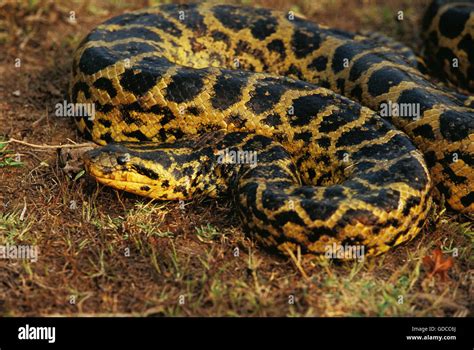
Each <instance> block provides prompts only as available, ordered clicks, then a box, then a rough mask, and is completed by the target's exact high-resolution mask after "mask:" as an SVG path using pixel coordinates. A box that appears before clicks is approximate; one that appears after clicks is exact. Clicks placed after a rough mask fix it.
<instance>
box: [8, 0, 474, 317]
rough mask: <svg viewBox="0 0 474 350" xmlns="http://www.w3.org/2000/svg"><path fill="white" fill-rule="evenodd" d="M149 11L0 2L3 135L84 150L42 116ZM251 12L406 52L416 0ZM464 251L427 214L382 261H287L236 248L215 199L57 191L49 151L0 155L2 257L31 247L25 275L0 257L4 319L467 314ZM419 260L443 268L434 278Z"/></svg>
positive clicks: (458, 223) (446, 216)
mask: <svg viewBox="0 0 474 350" xmlns="http://www.w3.org/2000/svg"><path fill="white" fill-rule="evenodd" d="M242 2H243V3H250V1H242ZM156 3H157V1H145V0H143V1H136V2H135V4H134V5H128V4H126V2H125V1H110V2H106V1H73V0H67V1H61V2H55V1H37V0H30V1H6V2H5V1H3V2H2V4H1V5H0V47H1V50H0V76H1V79H0V137H1V138H2V139H3V140H9V139H10V138H14V139H17V140H22V141H25V142H28V143H31V144H37V145H43V144H47V145H58V144H68V143H72V142H83V141H84V140H83V138H82V137H81V135H80V134H79V133H78V132H77V130H76V128H75V126H74V124H73V123H72V122H71V121H70V120H68V119H67V118H58V117H56V116H55V115H54V106H55V104H56V103H58V102H61V101H63V100H64V95H65V93H66V91H67V85H68V77H69V72H70V66H71V57H72V54H73V50H74V48H75V47H76V46H77V44H78V43H79V42H80V40H81V39H82V38H83V37H84V36H85V35H86V34H87V32H88V31H89V30H90V29H92V28H93V27H94V26H95V25H97V24H99V23H100V22H102V21H103V20H105V19H106V18H109V17H111V16H113V15H116V14H120V13H123V12H124V11H128V10H132V9H136V8H142V7H144V6H147V5H150V4H156ZM257 4H259V5H263V6H266V7H270V8H275V9H282V10H285V11H289V10H292V11H295V12H296V13H302V14H304V15H305V16H306V17H307V18H310V19H313V20H315V21H318V22H320V23H323V24H326V25H331V26H335V27H338V28H341V29H346V30H358V29H361V28H363V29H367V30H378V31H381V32H384V33H386V34H388V35H391V36H394V37H396V38H397V39H399V40H402V41H404V42H406V43H408V44H410V45H413V46H414V48H415V49H417V48H418V45H419V32H418V28H419V27H420V26H419V21H420V16H421V14H422V13H423V10H424V9H425V8H426V6H427V1H425V0H423V1H421V0H419V1H409V0H391V1H389V0H386V1H383V0H380V1H378V0H377V1H376V0H319V1H311V0H307V1H303V0H301V1H295V2H294V3H293V4H292V5H290V4H288V3H287V2H286V1H282V0H261V1H257ZM71 11H73V12H71ZM398 11H403V15H404V19H403V20H402V21H398V20H396V16H397V14H398ZM74 19H75V20H74ZM473 240H474V231H473V228H472V221H471V220H470V218H469V217H466V216H462V215H459V214H456V213H452V212H447V211H446V210H445V209H444V206H443V204H442V203H438V204H437V205H436V206H435V207H434V208H433V212H432V213H431V215H430V219H429V221H428V223H427V225H426V227H425V228H424V230H423V232H422V233H421V234H420V235H419V236H418V237H417V238H416V239H414V240H413V241H411V242H409V243H408V244H405V245H403V246H400V247H398V248H396V249H394V250H393V251H391V252H389V253H387V254H385V255H383V256H380V257H376V258H370V259H365V260H363V261H362V262H357V261H349V262H343V263H340V262H339V263H338V262H337V261H334V260H331V261H328V260H325V259H315V258H311V257H306V256H293V257H290V258H286V257H282V256H277V255H275V254H273V253H270V252H267V251H265V250H264V249H262V248H261V247H259V246H258V245H257V244H256V243H255V242H254V241H252V240H251V239H249V238H247V237H246V236H245V234H244V232H243V231H242V229H241V228H240V226H239V221H238V218H237V216H236V214H235V212H234V211H233V209H232V206H231V204H230V203H229V202H228V201H227V200H219V201H214V200H206V201H200V202H198V201H193V202H189V203H186V205H185V206H184V207H183V206H180V205H179V203H174V202H156V201H150V200H147V199H144V198H140V197H136V196H133V195H129V194H126V193H123V192H117V191H114V190H112V189H109V188H106V187H102V186H99V185H97V184H95V183H94V181H92V180H91V179H89V178H87V177H86V176H80V177H79V178H69V177H68V176H67V175H65V174H64V172H63V171H62V169H61V168H60V167H59V166H58V162H57V154H56V149H54V148H44V147H43V148H33V147H30V146H25V145H22V144H18V143H13V142H12V143H3V144H1V143H0V245H2V246H7V245H8V244H10V245H13V244H16V245H33V246H37V247H38V249H39V251H38V259H37V261H35V262H33V261H30V260H15V259H0V282H1V283H0V315H1V316H39V315H67V316H69V315H81V316H83V315H118V316H120V315H142V316H145V315H180V316H210V315H221V316H229V315H250V316H285V315H286V316H307V315H310V316H430V315H431V316H467V315H471V316H472V314H473V311H474V308H473V304H472V292H473V290H474V289H473V287H472V281H473V278H474V274H473V259H472V251H473V250H472V249H473ZM436 249H440V251H438V250H436ZM440 252H441V253H440ZM430 257H432V259H433V260H436V262H438V263H440V262H441V263H443V262H445V265H444V266H445V267H446V269H445V270H446V271H447V277H446V278H440V276H438V275H441V274H438V273H435V272H437V271H436V268H434V267H433V264H431V265H430V264H429V261H428V260H430ZM451 260H452V266H451V267H450V266H449V265H450V261H451ZM423 261H424V262H423ZM446 262H449V263H446ZM446 265H447V266H446ZM441 270H442V269H441ZM433 275H434V276H433Z"/></svg>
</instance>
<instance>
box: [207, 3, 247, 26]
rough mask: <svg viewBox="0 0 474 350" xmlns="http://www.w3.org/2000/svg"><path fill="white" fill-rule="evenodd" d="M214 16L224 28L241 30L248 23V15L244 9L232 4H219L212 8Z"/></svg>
mask: <svg viewBox="0 0 474 350" xmlns="http://www.w3.org/2000/svg"><path fill="white" fill-rule="evenodd" d="M213 12H214V16H216V18H217V19H218V20H219V21H220V22H221V23H222V25H223V26H224V27H226V28H229V29H232V30H242V29H244V28H247V27H248V26H249V24H250V17H249V16H248V15H247V13H245V11H244V9H243V8H242V9H240V8H239V7H236V6H232V5H219V6H215V7H214V8H213Z"/></svg>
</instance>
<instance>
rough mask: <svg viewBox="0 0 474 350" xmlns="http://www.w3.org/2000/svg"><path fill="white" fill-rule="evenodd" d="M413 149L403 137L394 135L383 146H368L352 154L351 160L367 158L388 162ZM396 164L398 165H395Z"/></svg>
mask: <svg viewBox="0 0 474 350" xmlns="http://www.w3.org/2000/svg"><path fill="white" fill-rule="evenodd" d="M414 149H415V146H413V144H412V143H411V142H410V140H409V139H408V138H407V137H406V136H404V135H395V136H393V137H392V138H391V139H390V140H389V141H387V142H385V143H383V144H369V145H366V146H364V147H362V148H361V149H360V150H358V151H357V152H354V153H353V154H352V159H353V160H359V159H361V158H369V159H374V160H389V159H395V158H399V157H400V156H402V155H404V154H407V153H408V152H410V151H412V150H414ZM397 164H398V163H397Z"/></svg>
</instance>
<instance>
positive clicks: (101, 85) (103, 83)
mask: <svg viewBox="0 0 474 350" xmlns="http://www.w3.org/2000/svg"><path fill="white" fill-rule="evenodd" d="M94 86H95V87H96V88H98V89H101V90H105V91H107V93H108V94H109V96H110V98H114V97H115V96H117V90H115V88H114V86H113V84H112V81H110V79H107V78H104V77H102V78H99V79H97V80H96V81H94Z"/></svg>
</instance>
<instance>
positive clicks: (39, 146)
mask: <svg viewBox="0 0 474 350" xmlns="http://www.w3.org/2000/svg"><path fill="white" fill-rule="evenodd" d="M12 142H15V143H19V144H21V145H25V146H28V147H32V148H42V149H57V148H81V147H85V146H91V145H92V143H90V142H87V143H75V144H67V145H36V144H34V143H29V142H25V141H21V140H16V139H14V138H11V139H10V140H8V141H6V142H0V143H12Z"/></svg>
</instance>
